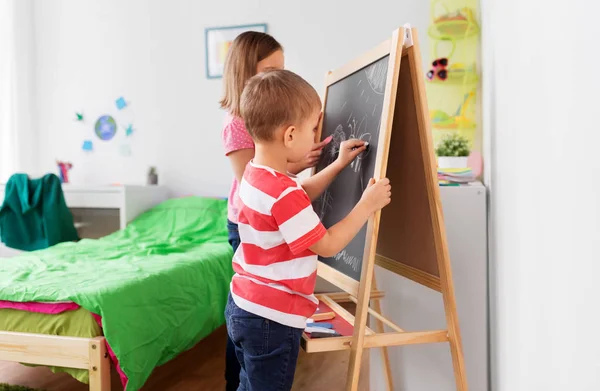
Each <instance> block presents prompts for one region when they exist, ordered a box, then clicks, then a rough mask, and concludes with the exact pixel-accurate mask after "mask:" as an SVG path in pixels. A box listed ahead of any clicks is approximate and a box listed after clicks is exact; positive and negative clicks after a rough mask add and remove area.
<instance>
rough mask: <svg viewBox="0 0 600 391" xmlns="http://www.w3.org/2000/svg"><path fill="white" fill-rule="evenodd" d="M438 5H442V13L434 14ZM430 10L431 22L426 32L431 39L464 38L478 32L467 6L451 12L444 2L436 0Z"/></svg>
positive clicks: (477, 26) (471, 11)
mask: <svg viewBox="0 0 600 391" xmlns="http://www.w3.org/2000/svg"><path fill="white" fill-rule="evenodd" d="M438 5H439V6H441V7H443V9H444V13H443V14H442V15H440V16H435V9H436V7H437V6H438ZM431 12H432V14H433V15H432V19H433V23H432V24H431V27H430V28H429V31H428V33H429V36H430V37H431V38H433V39H452V38H453V39H464V38H467V37H471V36H473V35H476V34H478V33H479V25H478V24H477V22H476V20H475V16H474V15H473V10H472V9H471V8H469V7H463V8H460V9H458V10H455V11H452V12H451V11H450V10H448V7H446V5H445V4H443V3H441V2H440V1H438V2H436V3H434V6H432V7H431Z"/></svg>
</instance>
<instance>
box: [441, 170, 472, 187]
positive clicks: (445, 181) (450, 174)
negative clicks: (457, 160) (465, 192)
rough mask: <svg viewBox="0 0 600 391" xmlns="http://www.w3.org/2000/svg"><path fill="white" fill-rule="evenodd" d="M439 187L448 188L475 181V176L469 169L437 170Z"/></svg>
mask: <svg viewBox="0 0 600 391" xmlns="http://www.w3.org/2000/svg"><path fill="white" fill-rule="evenodd" d="M438 180H439V183H440V186H450V185H455V184H460V183H469V182H473V181H475V175H474V174H473V171H472V170H471V169H470V168H438Z"/></svg>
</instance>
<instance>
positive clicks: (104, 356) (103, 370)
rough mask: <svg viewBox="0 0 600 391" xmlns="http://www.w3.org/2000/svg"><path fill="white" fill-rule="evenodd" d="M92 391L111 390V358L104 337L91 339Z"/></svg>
mask: <svg viewBox="0 0 600 391" xmlns="http://www.w3.org/2000/svg"><path fill="white" fill-rule="evenodd" d="M89 351H90V369H89V372H90V391H110V358H109V357H108V352H107V351H106V342H105V341H104V338H102V337H98V338H94V339H93V340H91V341H90V349H89Z"/></svg>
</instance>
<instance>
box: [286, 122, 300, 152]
mask: <svg viewBox="0 0 600 391" xmlns="http://www.w3.org/2000/svg"><path fill="white" fill-rule="evenodd" d="M296 132H297V130H296V127H295V126H293V125H290V126H288V127H287V128H285V130H284V131H283V144H284V145H285V147H286V148H291V146H292V144H293V142H294V137H296Z"/></svg>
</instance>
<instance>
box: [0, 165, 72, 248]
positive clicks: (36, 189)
mask: <svg viewBox="0 0 600 391" xmlns="http://www.w3.org/2000/svg"><path fill="white" fill-rule="evenodd" d="M0 238H1V239H2V242H4V243H5V244H6V245H7V246H8V247H11V248H16V249H19V250H24V251H34V250H40V249H43V248H48V247H50V246H53V245H55V244H57V243H60V242H67V241H73V240H78V239H79V238H78V236H77V230H76V229H75V225H74V224H73V215H72V214H71V211H70V210H69V208H67V204H66V203H65V198H64V195H63V192H62V187H61V184H60V179H58V177H57V176H56V175H54V174H47V175H45V176H44V177H42V178H40V179H29V177H28V176H27V175H26V174H15V175H13V176H12V177H10V179H9V180H8V183H7V184H6V190H5V197H4V203H3V204H2V207H0Z"/></svg>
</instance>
